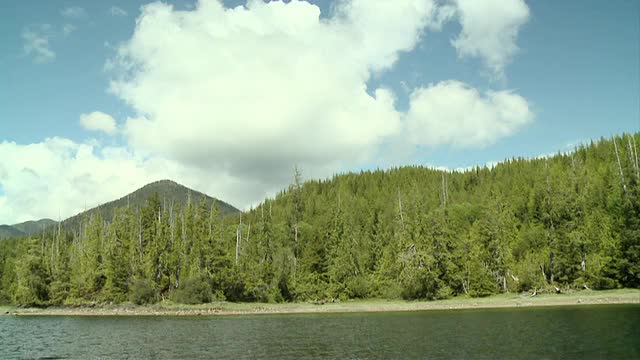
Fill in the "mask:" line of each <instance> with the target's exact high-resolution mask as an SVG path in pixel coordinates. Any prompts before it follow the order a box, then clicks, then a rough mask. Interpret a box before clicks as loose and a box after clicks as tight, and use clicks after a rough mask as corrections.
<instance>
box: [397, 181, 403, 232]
mask: <svg viewBox="0 0 640 360" xmlns="http://www.w3.org/2000/svg"><path fill="white" fill-rule="evenodd" d="M398 208H399V209H400V225H402V231H403V232H404V215H403V214H402V198H401V197H400V189H398Z"/></svg>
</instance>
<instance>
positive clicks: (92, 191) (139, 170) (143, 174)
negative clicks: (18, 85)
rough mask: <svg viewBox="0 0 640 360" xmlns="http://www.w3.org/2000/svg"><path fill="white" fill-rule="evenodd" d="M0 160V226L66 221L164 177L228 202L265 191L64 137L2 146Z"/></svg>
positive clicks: (242, 181)
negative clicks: (50, 219) (53, 220)
mask: <svg viewBox="0 0 640 360" xmlns="http://www.w3.org/2000/svg"><path fill="white" fill-rule="evenodd" d="M0 158H1V159H2V162H0V187H1V188H2V189H3V192H0V224H14V223H18V222H22V221H26V220H32V219H41V218H45V217H48V218H53V219H58V218H61V219H65V218H67V217H70V216H72V215H75V214H77V213H79V212H82V211H84V210H85V207H86V208H92V207H95V206H98V205H100V204H102V203H105V202H109V201H112V200H114V199H118V198H120V197H122V196H124V195H126V194H128V193H130V192H132V191H134V190H136V189H138V188H140V187H142V186H144V185H146V184H148V183H150V182H152V181H156V180H161V179H167V178H168V179H172V180H175V181H177V182H179V183H181V184H184V185H186V186H188V187H191V188H193V189H196V190H199V191H202V192H205V193H207V194H211V195H213V196H217V197H221V200H225V201H230V202H231V203H232V204H237V203H239V202H240V201H244V202H245V203H247V204H248V203H249V202H250V201H255V200H256V199H260V198H261V197H262V196H264V193H263V191H264V190H265V189H264V187H261V186H260V185H261V184H260V183H259V182H257V181H252V180H251V179H237V178H233V177H230V176H228V175H222V176H221V175H220V174H218V173H217V172H216V171H215V169H211V170H201V169H195V168H189V167H187V166H184V165H181V164H179V163H177V162H175V161H170V160H166V159H163V158H160V157H153V158H148V157H146V156H142V155H140V154H137V153H135V152H133V151H131V150H128V149H126V148H123V147H102V146H100V144H91V143H75V142H73V141H71V140H68V139H64V138H49V139H46V140H44V141H43V142H40V143H34V144H27V145H21V144H16V143H14V142H6V141H5V142H0ZM267 190H269V191H270V192H271V193H273V192H275V191H276V190H279V189H267Z"/></svg>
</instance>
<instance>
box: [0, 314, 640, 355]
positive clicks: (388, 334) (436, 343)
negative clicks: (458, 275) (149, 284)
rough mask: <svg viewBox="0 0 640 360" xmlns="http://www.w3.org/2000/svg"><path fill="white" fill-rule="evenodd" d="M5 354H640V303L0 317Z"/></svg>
mask: <svg viewBox="0 0 640 360" xmlns="http://www.w3.org/2000/svg"><path fill="white" fill-rule="evenodd" d="M0 358H2V359H5V358H8V359H12V358H19V359H23V358H36V359H38V358H40V359H42V358H48V359H51V358H72V359H92V358H118V359H125V358H131V359H144V358H149V359H195V358H221V359H300V358H309V359H325V358H340V359H640V306H639V305H611V306H580V307H557V308H529V309H496V310H464V311H425V312H403V313H358V314H353V313H351V314H308V315H254V316H227V317H199V316H194V317H90V316H86V317H47V316H19V317H14V316H2V317H0Z"/></svg>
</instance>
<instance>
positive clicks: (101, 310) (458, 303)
mask: <svg viewBox="0 0 640 360" xmlns="http://www.w3.org/2000/svg"><path fill="white" fill-rule="evenodd" d="M611 304H640V290H638V289H620V290H605V291H594V290H587V291H576V292H571V293H563V294H546V293H545V294H537V295H535V296H531V294H514V293H507V294H500V295H492V296H487V297H483V298H470V297H455V298H451V299H446V300H435V301H405V300H381V299H379V300H350V301H339V302H329V303H320V302H298V303H232V302H215V303H208V304H200V305H184V304H176V303H171V302H166V303H159V304H155V305H133V304H86V305H80V306H51V307H43V308H21V307H14V306H6V307H3V306H0V315H16V316H23V315H28V316H41V315H50V316H197V315H205V316H219V315H257V314H312V313H359V312H400V311H426V310H463V309H496V308H526V307H542V306H575V305H611Z"/></svg>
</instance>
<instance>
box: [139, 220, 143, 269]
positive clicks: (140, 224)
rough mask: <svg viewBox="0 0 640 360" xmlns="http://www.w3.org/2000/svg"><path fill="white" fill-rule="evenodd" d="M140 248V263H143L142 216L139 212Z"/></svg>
mask: <svg viewBox="0 0 640 360" xmlns="http://www.w3.org/2000/svg"><path fill="white" fill-rule="evenodd" d="M138 250H139V252H140V264H142V253H143V251H144V250H143V249H142V216H141V215H140V213H138Z"/></svg>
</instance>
